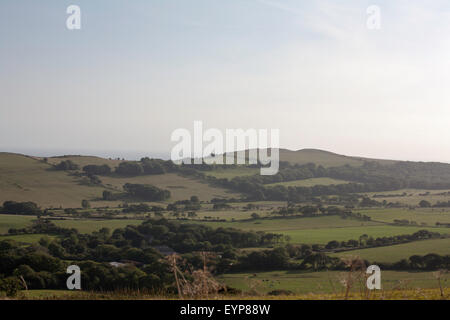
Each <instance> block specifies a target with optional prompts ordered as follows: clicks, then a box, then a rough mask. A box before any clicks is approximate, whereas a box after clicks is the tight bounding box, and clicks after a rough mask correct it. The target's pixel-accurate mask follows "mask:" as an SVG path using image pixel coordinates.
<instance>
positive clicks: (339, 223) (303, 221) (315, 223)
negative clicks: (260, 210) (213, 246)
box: [189, 216, 381, 233]
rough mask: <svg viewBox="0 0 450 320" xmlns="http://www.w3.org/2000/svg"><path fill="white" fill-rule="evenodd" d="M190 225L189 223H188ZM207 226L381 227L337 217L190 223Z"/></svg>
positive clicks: (276, 228)
mask: <svg viewBox="0 0 450 320" xmlns="http://www.w3.org/2000/svg"><path fill="white" fill-rule="evenodd" d="M189 223H191V222H189ZM192 223H201V224H204V225H209V226H211V227H213V228H219V227H224V228H235V229H242V230H253V231H267V232H275V233H281V232H283V233H284V232H287V231H293V232H297V231H298V232H300V231H302V230H311V231H314V230H320V229H322V228H326V230H329V229H331V228H336V229H343V228H348V227H361V226H376V225H381V224H380V223H377V222H371V221H358V220H353V219H342V218H340V217H338V216H323V217H313V218H284V219H282V218H280V219H278V218H277V219H257V220H249V221H235V222H192Z"/></svg>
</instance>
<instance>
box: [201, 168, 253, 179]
mask: <svg viewBox="0 0 450 320" xmlns="http://www.w3.org/2000/svg"><path fill="white" fill-rule="evenodd" d="M259 172H260V170H259V169H257V168H248V167H244V166H242V167H237V168H225V169H215V170H211V171H204V173H205V174H206V175H207V176H213V177H216V178H218V179H222V178H227V179H233V178H234V177H242V176H252V175H255V174H259Z"/></svg>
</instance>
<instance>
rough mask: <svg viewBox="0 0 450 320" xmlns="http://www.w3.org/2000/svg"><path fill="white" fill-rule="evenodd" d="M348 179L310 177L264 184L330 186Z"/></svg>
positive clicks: (269, 185) (270, 185) (271, 185)
mask: <svg viewBox="0 0 450 320" xmlns="http://www.w3.org/2000/svg"><path fill="white" fill-rule="evenodd" d="M349 182H350V181H345V180H338V179H332V178H311V179H303V180H293V181H286V182H277V183H270V184H266V186H267V187H273V186H285V187H313V186H330V185H338V184H345V183H349Z"/></svg>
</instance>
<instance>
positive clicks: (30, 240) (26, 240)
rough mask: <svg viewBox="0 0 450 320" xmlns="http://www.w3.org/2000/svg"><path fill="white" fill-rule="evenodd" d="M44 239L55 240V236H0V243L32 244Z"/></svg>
mask: <svg viewBox="0 0 450 320" xmlns="http://www.w3.org/2000/svg"><path fill="white" fill-rule="evenodd" d="M45 237H47V238H50V239H54V238H56V237H55V236H51V235H46V234H20V235H14V236H0V241H2V240H14V241H17V242H21V243H26V244H32V243H37V242H39V240H41V238H45Z"/></svg>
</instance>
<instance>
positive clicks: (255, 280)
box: [219, 271, 438, 295]
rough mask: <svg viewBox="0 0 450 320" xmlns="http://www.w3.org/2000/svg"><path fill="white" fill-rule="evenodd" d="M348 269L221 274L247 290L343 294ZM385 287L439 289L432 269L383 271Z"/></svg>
mask: <svg viewBox="0 0 450 320" xmlns="http://www.w3.org/2000/svg"><path fill="white" fill-rule="evenodd" d="M345 276H347V273H346V272H339V271H328V272H326V271H325V272H301V271H272V272H256V273H233V274H225V275H223V276H220V278H219V279H220V280H221V281H223V282H224V283H226V284H227V285H229V286H231V287H234V288H237V289H240V290H243V291H244V292H248V293H253V294H255V293H257V294H266V293H268V292H270V291H273V290H279V289H284V290H290V291H292V292H294V293H297V294H308V293H335V294H341V295H342V294H343V293H344V287H343V285H342V284H341V280H342V279H343V278H344V277H345ZM381 277H382V289H383V290H394V289H407V288H438V282H437V281H436V279H435V277H434V276H433V272H396V271H382V275H381ZM359 290H360V284H359V283H355V286H354V287H353V290H352V291H353V292H357V293H359Z"/></svg>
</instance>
